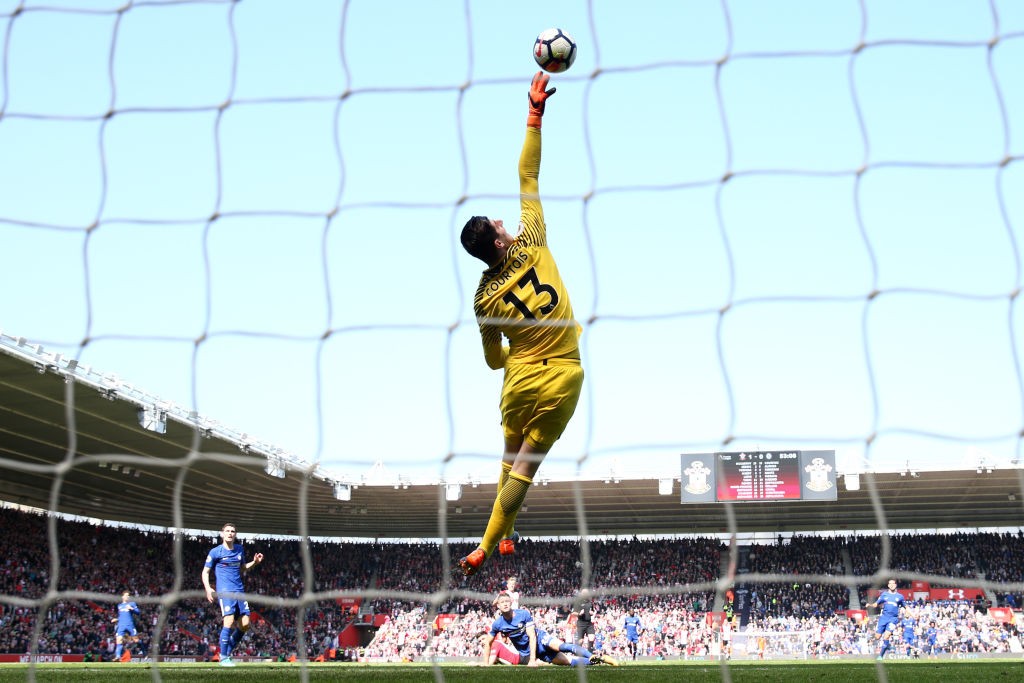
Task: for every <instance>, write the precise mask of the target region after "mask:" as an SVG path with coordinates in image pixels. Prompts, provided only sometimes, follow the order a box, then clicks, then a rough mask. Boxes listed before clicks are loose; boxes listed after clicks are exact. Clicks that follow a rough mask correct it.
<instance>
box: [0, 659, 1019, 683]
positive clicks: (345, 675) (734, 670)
mask: <svg viewBox="0 0 1024 683" xmlns="http://www.w3.org/2000/svg"><path fill="white" fill-rule="evenodd" d="M154 669H156V671H154ZM586 677H587V680H590V681H626V680H628V681H629V682H630V683H645V682H647V681H651V682H654V681H669V680H670V681H673V682H675V681H727V680H731V681H734V682H735V683H753V682H755V681H764V682H768V681H771V682H776V681H780V682H786V681H821V682H822V683H825V682H826V681H834V680H841V681H842V683H860V682H862V681H863V682H868V681H872V682H874V681H889V682H890V683H900V682H906V683H918V682H920V681H935V682H939V681H943V682H946V681H956V683H971V682H974V681H977V682H978V683H981V682H982V681H985V682H988V681H1018V680H1022V679H1024V658H1017V659H999V660H992V659H987V660H972V661H959V660H932V661H899V662H885V663H884V664H881V665H877V664H876V662H875V661H873V660H872V661H849V660H845V661H831V662H818V661H809V662H777V663H776V662H730V663H729V665H728V668H727V669H726V668H725V667H723V666H721V665H719V664H714V663H709V662H692V663H690V662H658V663H647V662H644V663H639V662H638V663H627V664H624V665H622V666H619V667H607V666H596V667H591V668H588V669H587V670H586ZM33 678H34V680H36V681H54V682H57V681H59V682H61V683H68V682H69V681H71V682H74V683H77V682H79V681H95V682H96V683H117V682H119V681H152V680H160V681H182V682H185V681H187V682H188V683H199V682H201V681H252V682H253V683H276V682H277V681H298V680H310V681H336V680H345V681H357V682H358V681H388V683H402V682H403V681H438V680H444V681H458V682H459V683H462V682H463V681H493V680H496V679H498V678H501V679H503V680H513V681H550V680H552V678H555V679H560V680H565V681H574V680H578V678H579V672H577V671H576V670H575V669H571V668H569V667H553V666H542V667H538V668H536V669H528V668H526V667H521V666H517V667H509V666H502V667H498V666H494V667H489V668H486V669H485V668H482V667H474V666H466V665H458V664H443V665H440V666H439V667H437V668H435V667H432V666H431V665H429V664H401V665H397V664H396V665H385V664H338V663H332V664H308V665H306V666H305V667H302V666H301V665H300V664H261V663H251V664H239V665H238V666H237V667H235V668H233V669H225V668H222V667H220V666H217V665H215V664H161V665H160V666H159V667H154V666H153V665H151V664H39V665H36V666H35V667H31V668H30V667H29V666H28V665H26V664H3V665H0V682H6V681H25V680H31V679H33Z"/></svg>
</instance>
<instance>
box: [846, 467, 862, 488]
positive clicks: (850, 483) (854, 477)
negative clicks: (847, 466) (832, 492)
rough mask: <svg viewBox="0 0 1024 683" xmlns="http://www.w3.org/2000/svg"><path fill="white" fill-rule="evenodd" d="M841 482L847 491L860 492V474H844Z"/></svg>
mask: <svg viewBox="0 0 1024 683" xmlns="http://www.w3.org/2000/svg"><path fill="white" fill-rule="evenodd" d="M843 482H845V483H846V490H847V491H860V474H858V473H856V472H851V473H849V474H844V475H843Z"/></svg>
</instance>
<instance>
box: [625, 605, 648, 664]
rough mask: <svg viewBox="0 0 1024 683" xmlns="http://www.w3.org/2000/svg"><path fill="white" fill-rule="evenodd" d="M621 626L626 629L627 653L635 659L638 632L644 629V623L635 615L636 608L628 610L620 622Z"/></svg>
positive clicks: (638, 639)
mask: <svg viewBox="0 0 1024 683" xmlns="http://www.w3.org/2000/svg"><path fill="white" fill-rule="evenodd" d="M622 627H623V628H624V629H625V630H626V647H628V648H629V654H630V655H631V656H632V657H633V659H636V651H637V644H638V643H639V642H640V633H641V632H642V631H643V630H644V625H643V623H642V622H641V621H640V617H638V616H637V615H636V610H633V609H631V610H629V614H628V615H627V616H626V619H625V620H624V621H623V622H622Z"/></svg>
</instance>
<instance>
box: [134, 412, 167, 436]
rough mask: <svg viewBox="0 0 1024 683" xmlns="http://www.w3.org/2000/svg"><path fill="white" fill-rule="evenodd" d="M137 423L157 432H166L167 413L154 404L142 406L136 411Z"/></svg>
mask: <svg viewBox="0 0 1024 683" xmlns="http://www.w3.org/2000/svg"><path fill="white" fill-rule="evenodd" d="M136 414H137V415H138V418H139V425H141V426H142V428H143V429H148V430H149V431H151V432H156V433H157V434H166V433H167V413H165V412H164V411H162V410H160V409H159V408H157V407H156V406H144V407H142V408H139V409H138V411H136Z"/></svg>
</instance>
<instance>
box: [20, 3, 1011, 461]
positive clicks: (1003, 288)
mask: <svg viewBox="0 0 1024 683" xmlns="http://www.w3.org/2000/svg"><path fill="white" fill-rule="evenodd" d="M124 5H125V3H124V2H123V0H122V1H113V0H110V1H105V0H75V1H74V2H72V1H71V0H42V1H41V2H38V3H37V2H12V1H10V0H8V1H4V0H0V26H2V28H3V30H2V31H0V36H2V37H0V40H3V41H4V45H3V47H4V49H3V59H4V62H3V71H2V78H3V82H2V86H3V89H2V98H3V99H2V100H0V278H2V280H0V282H2V285H3V288H4V291H5V294H4V296H3V297H0V330H2V331H3V332H4V333H7V334H13V335H15V336H23V337H26V338H28V339H30V340H32V341H34V342H37V343H41V344H43V346H44V347H45V348H46V349H47V350H53V351H60V352H62V353H65V354H68V355H70V356H72V357H76V358H79V359H80V360H81V361H82V362H83V363H88V364H90V365H92V366H93V367H94V368H96V369H102V370H103V371H106V372H110V373H114V374H117V375H118V376H120V377H121V378H123V379H124V380H126V381H129V382H131V383H132V384H134V385H135V386H137V387H141V388H144V389H145V390H146V391H148V392H149V393H151V394H152V395H154V396H158V397H160V398H162V399H165V400H169V401H174V402H175V403H177V404H178V405H181V406H185V407H188V408H190V409H191V408H195V409H197V410H198V411H199V412H200V413H202V414H203V415H206V416H208V417H209V418H212V419H214V420H216V421H218V422H220V423H222V424H224V425H228V426H231V427H233V428H235V429H237V430H239V431H242V432H246V433H249V434H251V435H253V436H254V437H256V438H258V439H260V440H263V441H266V442H269V443H273V444H276V445H279V446H280V447H282V448H284V449H286V450H288V451H290V452H291V453H293V454H295V456H296V457H297V458H300V459H302V460H305V461H318V462H320V463H321V464H322V465H323V467H324V468H325V469H326V470H328V471H330V472H336V473H338V474H340V475H347V476H351V477H359V476H360V475H363V474H365V473H367V472H369V471H370V469H371V468H372V467H373V465H374V463H376V462H382V463H383V464H384V467H385V468H386V470H387V471H389V472H390V473H392V474H395V475H397V474H399V473H402V474H409V475H412V476H413V478H416V479H424V480H429V479H436V478H441V479H447V480H455V479H460V478H466V477H475V478H478V479H481V480H484V481H489V480H494V479H495V478H496V474H497V473H496V468H497V465H496V461H497V458H498V455H499V451H500V448H501V434H500V425H499V414H498V409H497V401H498V394H499V390H500V379H501V378H500V373H497V372H493V371H490V370H488V369H487V367H486V365H485V364H484V362H483V356H482V351H481V348H480V342H479V336H478V333H477V329H476V325H475V321H474V320H473V318H472V307H471V299H472V294H473V290H474V288H475V285H476V282H477V279H478V277H479V272H480V270H481V264H480V263H479V262H477V261H476V260H475V259H473V258H471V257H469V256H468V255H466V254H465V253H464V252H463V251H462V249H461V247H460V246H459V243H458V234H459V231H460V230H461V227H462V225H463V223H464V222H465V220H466V219H467V218H468V217H469V216H471V215H474V214H486V215H490V216H493V217H496V218H504V220H505V221H506V223H509V224H515V222H516V221H517V218H518V195H517V192H518V184H517V178H516V163H517V159H518V154H519V149H520V146H521V144H522V140H523V135H524V125H525V118H526V93H527V89H528V87H529V82H530V78H531V77H532V75H533V73H534V72H535V71H536V67H535V65H534V63H533V61H532V57H531V47H532V42H533V39H534V37H535V36H536V35H537V33H539V32H540V31H541V30H543V29H545V28H548V27H550V26H559V27H561V28H563V29H566V30H568V31H569V32H570V33H572V34H573V35H574V37H575V38H576V40H577V43H578V45H579V57H578V59H577V61H576V63H575V65H574V66H573V67H572V69H571V70H570V71H568V72H567V73H565V74H559V75H556V76H554V77H553V78H552V82H553V84H554V85H556V86H557V88H558V93H557V94H556V95H555V97H554V98H553V99H552V100H551V101H550V104H549V109H548V113H547V116H546V117H545V122H544V129H543V130H544V158H543V166H542V170H541V193H542V199H543V201H544V207H545V212H546V217H547V222H548V229H549V238H550V244H551V247H552V250H553V252H554V254H555V256H556V258H557V259H558V262H559V265H560V268H561V270H562V275H563V278H564V279H565V281H566V283H567V285H568V287H569V291H570V294H571V296H572V301H573V305H574V308H575V311H576V315H577V318H578V319H579V320H580V322H581V323H582V324H583V325H584V330H585V331H584V337H583V353H584V362H585V368H586V373H587V383H586V390H585V395H584V398H583V401H582V402H581V404H580V406H579V409H578V411H577V415H576V417H575V418H574V420H573V422H572V423H571V425H570V427H569V429H568V431H567V433H566V434H565V436H564V437H563V439H562V441H561V442H559V444H558V445H557V446H556V447H555V448H554V450H553V451H552V453H551V454H550V455H549V457H548V459H547V461H546V462H545V464H544V465H543V467H542V468H541V474H540V476H542V477H545V476H546V477H549V478H561V477H570V476H577V475H579V476H582V477H585V478H599V477H604V476H606V474H608V473H609V472H614V473H617V474H619V475H622V476H670V475H673V474H675V475H678V470H679V457H678V456H679V454H680V453H686V452H704V451H714V450H742V449H753V448H761V449H765V450H769V449H775V448H787V449H792V448H834V449H836V450H837V452H838V457H839V466H840V469H843V470H854V471H855V470H858V469H868V468H870V469H875V470H893V469H899V468H902V467H903V466H904V465H905V464H908V463H909V464H910V466H912V467H915V468H918V469H931V468H946V467H953V468H958V467H963V466H969V467H973V466H974V465H975V464H976V462H977V458H978V457H979V454H983V456H984V457H985V458H987V459H988V460H989V461H990V462H991V463H992V464H995V465H1007V464H1009V463H1010V462H1011V461H1012V460H1014V459H1015V458H1017V457H1018V455H1019V451H1020V437H1019V436H1018V435H1019V434H1020V433H1021V432H1022V430H1024V397H1022V381H1021V368H1020V359H1021V356H1022V350H1024V342H1022V339H1024V313H1022V311H1021V306H1020V304H1019V302H1018V298H1017V297H1016V292H1017V291H1018V290H1019V288H1020V287H1021V280H1022V277H1021V255H1020V244H1021V242H1022V240H1021V232H1022V230H1024V161H1022V154H1024V5H1022V4H1021V3H1018V2H1013V1H1011V0H996V1H994V2H991V3H990V2H988V1H987V0H962V1H957V2H952V1H946V2H925V1H924V0H920V1H917V2H899V3H892V2H888V1H883V0H865V1H864V2H863V3H861V2H857V1H856V0H847V1H845V2H843V1H839V0H837V1H835V2H828V3H822V2H816V1H811V0H806V1H798V0H791V1H787V2H767V1H763V0H743V1H737V0H730V1H729V2H720V1H715V0H704V1H700V0H692V1H690V2H667V1H665V2H655V1H644V0H638V1H637V2H632V3H620V2H613V1H611V0H593V1H592V2H589V3H588V2H584V1H582V0H579V1H576V2H568V1H567V2H559V3H551V2H517V3H496V2H486V1H484V0H476V1H472V0H470V1H461V0H447V1H445V0H436V1H431V2H419V1H415V0H393V1H387V0H349V2H340V1H337V2H334V1H330V2H329V1H326V0H320V1H307V0H303V1H301V2H287V3H285V2H270V1H267V0H262V1H261V0H243V1H242V2H237V3H236V2H216V1H209V2H187V1H185V2H160V1H158V0H154V1H151V2H146V3H128V6H127V7H123V6H124ZM858 48H859V49H858ZM449 455H450V456H451V457H448V456H449Z"/></svg>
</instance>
